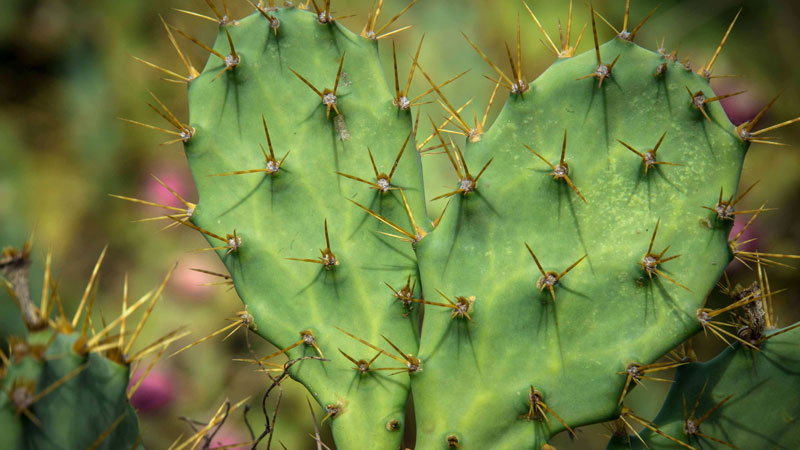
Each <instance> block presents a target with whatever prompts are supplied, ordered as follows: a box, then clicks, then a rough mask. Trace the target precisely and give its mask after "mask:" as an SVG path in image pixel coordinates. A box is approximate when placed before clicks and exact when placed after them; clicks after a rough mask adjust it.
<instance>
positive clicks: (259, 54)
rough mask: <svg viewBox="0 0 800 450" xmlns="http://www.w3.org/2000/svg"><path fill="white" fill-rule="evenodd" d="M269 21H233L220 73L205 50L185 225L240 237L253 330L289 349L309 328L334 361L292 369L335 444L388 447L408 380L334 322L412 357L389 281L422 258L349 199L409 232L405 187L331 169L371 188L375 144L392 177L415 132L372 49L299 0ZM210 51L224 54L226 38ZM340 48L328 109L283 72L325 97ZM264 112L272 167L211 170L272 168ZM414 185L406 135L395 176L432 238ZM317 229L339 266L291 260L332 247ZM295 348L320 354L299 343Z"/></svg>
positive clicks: (239, 286)
mask: <svg viewBox="0 0 800 450" xmlns="http://www.w3.org/2000/svg"><path fill="white" fill-rule="evenodd" d="M273 14H274V15H275V17H277V18H278V19H279V20H280V27H279V28H278V31H277V34H275V33H273V29H272V28H270V26H269V22H268V20H267V19H265V18H264V17H263V16H262V15H260V14H258V13H255V14H253V15H250V16H248V17H246V18H243V19H241V20H239V21H237V23H236V25H231V26H228V27H227V28H226V29H227V31H228V32H230V36H231V38H232V41H233V43H234V47H235V51H236V53H237V54H238V55H239V56H240V58H241V61H240V64H239V65H238V66H236V67H235V68H233V69H231V70H228V71H226V72H225V73H223V74H222V75H220V76H219V77H218V78H216V79H215V77H216V76H217V74H219V72H220V71H221V70H223V69H224V68H225V66H224V64H223V63H222V61H221V60H220V59H218V58H216V57H213V56H212V57H211V58H210V59H209V62H208V64H207V66H206V68H205V70H204V71H203V73H202V74H201V75H200V77H198V78H197V79H195V80H193V81H192V82H191V83H190V85H189V111H190V116H191V117H190V118H191V125H192V126H193V127H194V129H195V134H194V136H193V137H192V138H191V139H190V140H189V141H188V143H187V144H186V146H185V149H186V155H187V157H188V160H189V164H190V167H191V170H192V174H193V176H194V179H195V182H196V183H197V189H198V192H199V202H198V205H197V209H196V211H195V212H194V215H193V216H192V222H193V223H194V224H195V225H197V226H199V227H201V228H203V229H205V230H208V231H211V232H213V233H215V234H218V235H221V236H226V235H227V234H233V232H234V230H235V231H236V235H237V236H238V237H240V238H241V246H240V247H238V248H237V249H236V251H231V252H229V254H227V255H225V254H226V253H228V250H230V249H225V248H223V249H221V250H220V251H219V253H220V256H221V257H222V259H223V261H224V262H225V264H226V266H227V268H228V270H229V271H230V273H231V275H232V276H233V279H234V282H235V285H236V290H237V292H238V293H239V295H240V297H241V298H242V300H243V301H244V303H245V304H246V305H247V311H248V313H249V314H250V315H251V316H252V317H253V318H254V325H253V326H252V328H253V329H254V330H255V331H256V332H257V333H259V334H260V335H261V336H263V337H264V338H266V339H268V340H269V341H270V342H272V343H274V344H275V345H277V346H278V347H280V348H286V347H289V346H291V345H292V344H295V343H297V342H298V341H299V340H300V339H301V332H304V331H306V330H310V331H311V332H312V333H313V338H314V340H315V342H314V343H315V344H316V345H317V346H318V347H319V349H320V350H321V351H322V353H323V354H324V357H325V358H326V359H328V360H329V361H310V360H305V361H302V362H301V363H299V364H295V365H294V366H292V369H291V374H292V377H293V378H295V379H297V380H299V381H300V382H302V383H303V384H304V385H305V386H306V387H307V388H308V389H309V391H310V392H311V393H312V395H313V396H314V398H315V399H316V400H317V401H318V402H319V403H320V404H321V405H322V406H323V407H330V409H331V410H334V411H336V410H338V412H337V413H336V414H335V415H334V416H333V417H332V429H333V433H334V436H335V439H336V441H337V443H340V445H342V446H343V448H347V447H350V448H363V446H364V445H367V444H365V443H367V442H368V443H369V446H370V447H374V448H393V447H396V446H397V445H399V442H400V438H401V436H402V431H397V430H389V429H387V423H389V422H390V421H392V420H396V421H397V423H398V424H399V427H397V428H398V429H402V428H403V423H404V417H405V412H404V411H405V404H406V400H407V398H408V388H409V377H408V375H407V374H405V373H400V374H397V375H390V374H391V373H392V372H393V371H370V372H368V373H364V374H362V373H360V372H359V371H357V370H355V365H354V364H353V363H351V362H350V361H349V360H348V359H347V358H346V357H345V356H343V355H342V354H341V353H340V351H339V350H340V349H341V351H343V352H345V353H346V354H348V355H350V356H351V357H353V358H354V359H356V360H362V359H363V360H366V361H369V360H370V359H372V357H373V356H375V355H376V354H377V352H376V351H375V350H373V349H371V348H370V347H368V346H366V345H364V344H362V343H360V342H358V341H357V340H355V339H353V338H351V337H349V336H347V335H346V334H344V333H343V332H341V331H339V330H337V328H336V327H339V328H341V329H342V330H345V331H347V332H349V333H352V334H353V335H355V336H358V337H359V338H361V339H363V340H365V341H368V342H370V343H372V344H373V345H377V346H380V347H381V348H384V349H387V351H389V352H392V353H394V352H393V351H392V349H391V347H389V346H388V344H387V343H386V342H385V341H384V340H383V339H382V337H381V336H382V335H383V336H386V338H388V339H390V340H391V342H392V343H394V344H395V345H397V346H398V347H399V348H400V349H402V350H403V351H404V352H406V353H411V354H416V352H417V345H418V325H417V324H418V316H417V314H416V313H417V311H418V310H419V308H418V307H417V306H413V308H412V311H411V312H412V313H411V314H408V309H407V307H405V306H404V305H403V304H402V303H401V302H400V301H398V299H397V298H396V297H395V296H394V294H393V293H392V291H391V290H390V289H389V288H388V287H387V286H386V284H388V285H390V286H392V287H393V288H394V289H396V290H400V288H401V287H402V286H404V285H405V284H406V282H407V280H408V279H409V276H410V277H411V279H412V280H416V279H417V277H418V275H417V264H416V258H415V255H414V253H413V251H412V249H411V246H410V245H408V244H407V243H405V242H402V241H400V240H397V239H394V238H391V237H388V236H385V235H382V234H378V233H376V231H378V230H380V231H391V230H388V229H386V228H384V226H383V225H380V222H379V221H377V220H375V219H374V218H372V217H370V216H369V214H368V213H367V212H366V211H364V210H363V209H361V208H359V207H358V206H357V205H355V204H353V203H351V202H350V201H348V200H351V201H353V202H357V203H358V204H360V205H363V206H364V207H366V208H369V209H371V210H372V211H375V212H376V213H378V214H380V215H382V216H383V217H385V218H387V219H388V220H391V221H392V222H394V223H396V224H398V225H399V226H400V227H403V228H404V229H406V230H413V228H412V227H411V224H410V221H409V218H408V215H407V213H406V209H405V206H404V204H403V201H402V197H401V195H400V194H399V191H398V190H389V191H388V192H382V191H379V190H378V189H375V188H374V187H373V186H370V185H368V184H366V183H363V182H359V181H356V180H353V179H352V178H348V177H346V176H342V175H338V174H337V172H340V173H342V174H347V175H350V176H353V177H358V178H362V179H365V180H370V181H371V182H374V183H375V182H376V180H375V176H374V174H373V169H372V165H371V163H370V155H369V153H368V151H367V149H368V148H369V149H370V150H371V152H372V156H373V157H374V161H375V164H376V166H377V168H378V170H379V171H380V172H381V173H387V174H388V173H389V172H390V171H391V168H392V164H393V163H394V161H395V159H396V158H397V155H398V153H399V152H400V150H401V148H402V146H403V142H404V141H405V140H406V138H407V137H408V136H409V133H411V119H410V115H409V112H408V111H407V110H406V111H403V110H398V108H397V107H395V106H394V105H393V104H392V99H393V96H392V95H391V93H390V91H389V90H388V88H387V85H386V82H385V80H384V76H383V73H382V68H381V65H380V63H379V61H378V59H377V57H376V50H377V49H376V42H374V41H372V40H368V39H365V38H362V37H359V36H356V35H354V34H352V33H350V32H349V31H347V30H346V29H345V28H343V27H341V26H340V25H339V24H338V23H332V24H320V23H319V22H318V20H317V18H316V17H315V15H313V14H309V13H308V12H305V11H301V10H298V9H295V8H288V9H280V10H278V11H275V12H274V13H273ZM215 49H216V50H217V51H219V52H220V53H221V54H224V55H228V54H230V48H229V44H228V40H227V36H226V35H225V32H224V31H221V34H220V36H219V38H218V39H217V43H216V45H215ZM342 57H343V58H344V59H343V69H342V74H341V78H340V80H339V84H338V90H337V93H336V97H337V98H336V110H334V109H333V108H332V109H331V110H330V115H329V117H326V115H327V114H326V112H327V111H326V106H325V105H323V103H322V101H321V98H320V96H319V95H317V94H316V93H315V92H314V91H313V90H312V89H311V88H309V87H308V86H307V85H306V84H305V83H304V82H303V81H302V80H301V79H300V78H299V77H298V76H296V75H295V74H293V73H292V71H295V72H296V73H297V74H299V75H300V76H302V77H303V78H305V79H306V80H308V82H309V83H311V84H313V85H314V86H315V87H316V88H317V89H318V90H319V91H320V92H322V91H323V90H324V89H325V88H328V89H330V90H333V88H334V83H335V79H336V75H337V70H338V67H339V64H340V61H342ZM337 110H338V113H340V114H341V115H338V114H337ZM262 116H263V117H264V119H265V120H266V123H267V125H268V127H269V134H270V138H271V143H272V146H273V148H274V153H275V154H276V155H277V158H281V157H282V156H283V155H284V154H286V153H287V152H289V154H288V156H287V157H286V160H285V161H284V163H283V165H282V166H281V167H280V169H279V171H278V172H277V173H275V174H270V173H265V172H260V173H250V174H242V175H228V176H212V175H215V174H222V173H229V172H235V171H242V170H251V169H259V168H262V169H263V168H264V167H265V159H264V156H263V155H262V153H261V151H260V149H259V144H261V145H263V146H264V148H265V149H266V148H267V142H266V138H265V132H264V128H263V125H262ZM343 127H346V129H345V128H343ZM421 180H422V178H421V164H420V160H419V156H418V154H417V152H416V149H415V147H414V143H413V141H409V143H408V146H407V148H406V149H405V151H404V153H403V155H402V157H401V158H400V160H399V163H398V166H397V169H396V170H395V172H394V176H393V177H392V179H391V185H392V186H393V187H402V188H403V190H404V192H405V196H406V197H407V198H408V201H409V203H410V204H411V205H413V208H412V213H413V215H414V217H415V218H417V220H418V226H419V227H420V228H421V230H420V231H422V232H426V231H430V229H429V228H430V224H429V223H428V221H427V220H426V219H425V217H426V216H425V210H424V208H423V206H422V205H424V201H423V198H424V196H423V194H424V192H423V188H422V181H421ZM324 223H327V230H328V233H329V236H330V251H331V252H332V253H333V254H334V255H335V258H336V260H337V262H338V265H332V264H331V265H330V266H328V265H325V264H322V263H312V262H303V261H297V260H291V259H288V258H296V259H312V260H314V259H319V258H320V253H319V251H320V249H325V248H326V242H325V234H324V228H323V226H324V225H323V224H324ZM379 225H380V226H379ZM413 234H416V233H413ZM209 242H211V243H212V245H213V246H220V245H222V246H223V247H224V246H225V245H226V243H224V242H221V241H219V240H218V239H215V238H209ZM412 283H415V284H416V285H417V290H419V283H418V282H416V281H413V282H412ZM288 355H289V357H290V358H297V357H300V356H304V355H305V356H314V355H318V353H317V351H316V350H315V348H313V347H312V346H310V345H306V344H305V343H303V344H301V345H299V346H298V347H296V348H294V349H292V350H291V351H289V352H288ZM398 366H399V367H401V369H399V370H398V371H402V364H399V363H398V362H396V361H394V360H392V359H390V358H388V357H385V356H383V357H381V358H379V359H378V360H377V361H376V362H375V363H373V365H372V368H378V367H383V368H386V367H398ZM389 428H391V427H389Z"/></svg>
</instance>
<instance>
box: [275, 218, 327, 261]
mask: <svg viewBox="0 0 800 450" xmlns="http://www.w3.org/2000/svg"><path fill="white" fill-rule="evenodd" d="M325 245H326V247H325V248H324V249H320V250H319V251H320V253H321V254H322V256H321V257H320V258H317V259H302V258H284V259H288V260H292V261H301V262H309V263H314V264H322V265H323V266H325V269H326V270H330V269H331V268H332V267H334V266H338V265H339V260H338V259H337V258H336V255H334V254H333V252H332V251H331V242H330V239H329V238H328V219H325Z"/></svg>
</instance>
